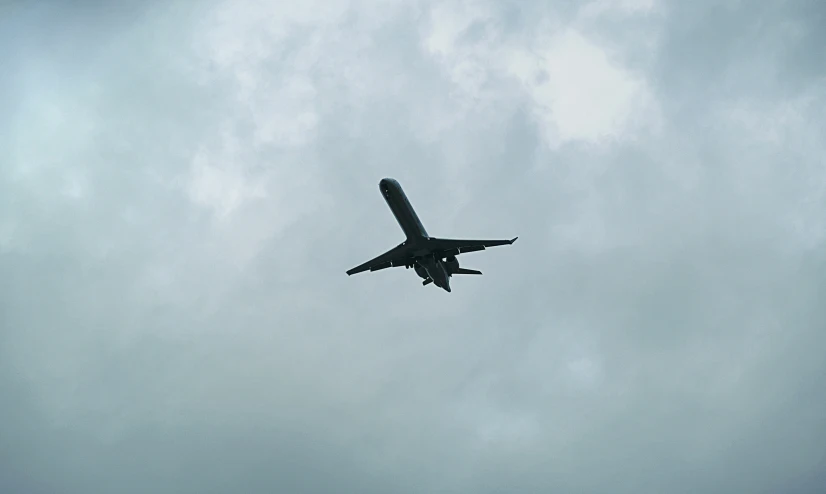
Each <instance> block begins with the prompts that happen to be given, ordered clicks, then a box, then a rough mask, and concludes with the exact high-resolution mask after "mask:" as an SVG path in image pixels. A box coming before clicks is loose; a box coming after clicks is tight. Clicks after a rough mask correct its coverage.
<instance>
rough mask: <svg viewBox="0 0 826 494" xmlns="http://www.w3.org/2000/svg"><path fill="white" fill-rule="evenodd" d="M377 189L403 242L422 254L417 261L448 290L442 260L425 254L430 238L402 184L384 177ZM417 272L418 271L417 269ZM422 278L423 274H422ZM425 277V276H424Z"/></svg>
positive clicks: (438, 284)
mask: <svg viewBox="0 0 826 494" xmlns="http://www.w3.org/2000/svg"><path fill="white" fill-rule="evenodd" d="M379 190H380V191H381V195H382V197H384V200H385V201H386V202H387V205H388V206H389V207H390V211H392V212H393V216H395V217H396V221H397V222H398V223H399V226H400V227H401V229H402V231H403V232H404V234H405V236H406V237H407V239H406V240H405V244H407V245H408V246H410V248H411V249H412V251H413V255H416V256H422V257H420V258H418V260H417V263H418V264H419V266H421V268H422V269H423V270H424V271H425V273H426V274H427V276H428V277H429V278H430V279H431V280H433V284H434V285H436V286H438V287H439V288H442V289H443V290H445V291H448V292H449V291H450V275H449V274H448V272H447V268H446V267H445V265H444V263H443V262H442V260H441V259H440V258H438V257H435V256H428V255H426V254H427V253H428V252H430V251H429V249H427V247H426V244H427V241H428V239H429V238H430V237H429V235H428V234H427V230H425V228H424V225H422V222H421V220H420V219H419V216H418V215H417V214H416V211H415V210H414V209H413V205H412V204H410V201H409V200H408V199H407V195H406V194H405V193H404V190H403V189H402V186H401V185H400V184H399V182H397V181H396V180H393V179H392V178H385V179H382V180H381V181H380V182H379ZM416 272H417V273H419V272H420V271H419V270H417V271H416ZM422 277H423V278H424V276H422ZM425 279H426V278H425Z"/></svg>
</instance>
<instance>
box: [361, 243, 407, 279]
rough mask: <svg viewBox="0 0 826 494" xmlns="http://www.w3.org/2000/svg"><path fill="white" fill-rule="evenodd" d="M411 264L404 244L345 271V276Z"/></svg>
mask: <svg viewBox="0 0 826 494" xmlns="http://www.w3.org/2000/svg"><path fill="white" fill-rule="evenodd" d="M410 262H412V258H411V256H410V253H409V252H408V247H407V246H406V245H404V244H399V245H397V246H395V247H393V248H392V249H390V250H388V251H387V252H385V253H384V254H382V255H380V256H378V257H376V258H374V259H370V260H369V261H367V262H365V263H364V264H360V265H358V266H356V267H354V268H353V269H351V270H349V271H347V276H350V275H354V274H356V273H361V272H364V271H368V270H369V271H378V270H379V269H385V268H391V267H396V266H404V265H406V264H408V263H410Z"/></svg>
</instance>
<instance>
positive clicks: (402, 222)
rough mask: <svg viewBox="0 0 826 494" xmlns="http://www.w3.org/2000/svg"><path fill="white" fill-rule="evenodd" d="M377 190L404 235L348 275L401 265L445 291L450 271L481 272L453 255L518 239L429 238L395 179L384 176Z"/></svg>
mask: <svg viewBox="0 0 826 494" xmlns="http://www.w3.org/2000/svg"><path fill="white" fill-rule="evenodd" d="M379 190H380V191H381V195H382V196H383V197H384V200H385V201H386V202H387V205H388V206H390V210H391V211H392V212H393V215H394V216H395V217H396V221H397V222H398V223H399V226H400V227H401V228H402V231H403V232H404V234H405V236H406V237H407V238H406V239H405V241H404V242H402V243H400V244H399V245H397V246H396V247H393V248H392V249H390V250H388V251H387V252H385V253H384V254H381V255H380V256H378V257H376V258H374V259H371V260H369V261H367V262H365V263H364V264H361V265H359V266H356V267H354V268H353V269H350V270H349V271H347V275H348V276H351V275H354V274H356V273H361V272H364V271H378V270H380V269H386V268H391V267H398V266H404V267H405V268H406V269H410V268H413V269H414V270H415V271H416V274H417V275H419V277H420V278H423V279H424V281H423V282H422V285H423V286H426V285H428V284H430V283H433V284H434V285H436V286H437V287H439V288H441V289H443V290H445V291H446V292H448V293H449V292H450V291H451V290H450V277H451V276H453V275H454V274H477V275H480V274H482V272H481V271H477V270H475V269H465V268H461V267H459V261H458V260H457V259H456V256H457V255H459V254H464V253H466V252H476V251H480V250H485V249H486V248H488V247H496V246H499V245H511V244H512V243H514V242H516V239H517V238H519V237H514V238H512V239H510V240H459V239H451V238H437V237H431V236H430V235H428V234H427V230H425V228H424V226H423V225H422V222H421V221H420V220H419V217H418V215H416V211H414V210H413V206H412V205H411V204H410V201H409V200H408V199H407V195H405V193H404V190H402V186H401V185H399V182H397V181H396V180H394V179H392V178H384V179H382V180H381V181H380V182H379Z"/></svg>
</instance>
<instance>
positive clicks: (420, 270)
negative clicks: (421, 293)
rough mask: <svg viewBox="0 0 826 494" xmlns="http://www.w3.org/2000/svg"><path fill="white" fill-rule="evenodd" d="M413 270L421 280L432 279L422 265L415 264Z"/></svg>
mask: <svg viewBox="0 0 826 494" xmlns="http://www.w3.org/2000/svg"><path fill="white" fill-rule="evenodd" d="M413 269H414V270H415V271H416V274H417V275H419V278H422V279H424V280H426V279H428V278H430V276H429V275H428V274H427V271H425V269H424V268H423V267H422V265H421V264H419V263H416V264H414V265H413Z"/></svg>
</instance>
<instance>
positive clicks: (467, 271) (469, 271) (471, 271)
mask: <svg viewBox="0 0 826 494" xmlns="http://www.w3.org/2000/svg"><path fill="white" fill-rule="evenodd" d="M453 274H482V272H481V271H477V270H475V269H467V268H459V269H457V270H456V272H455V273H453Z"/></svg>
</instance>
